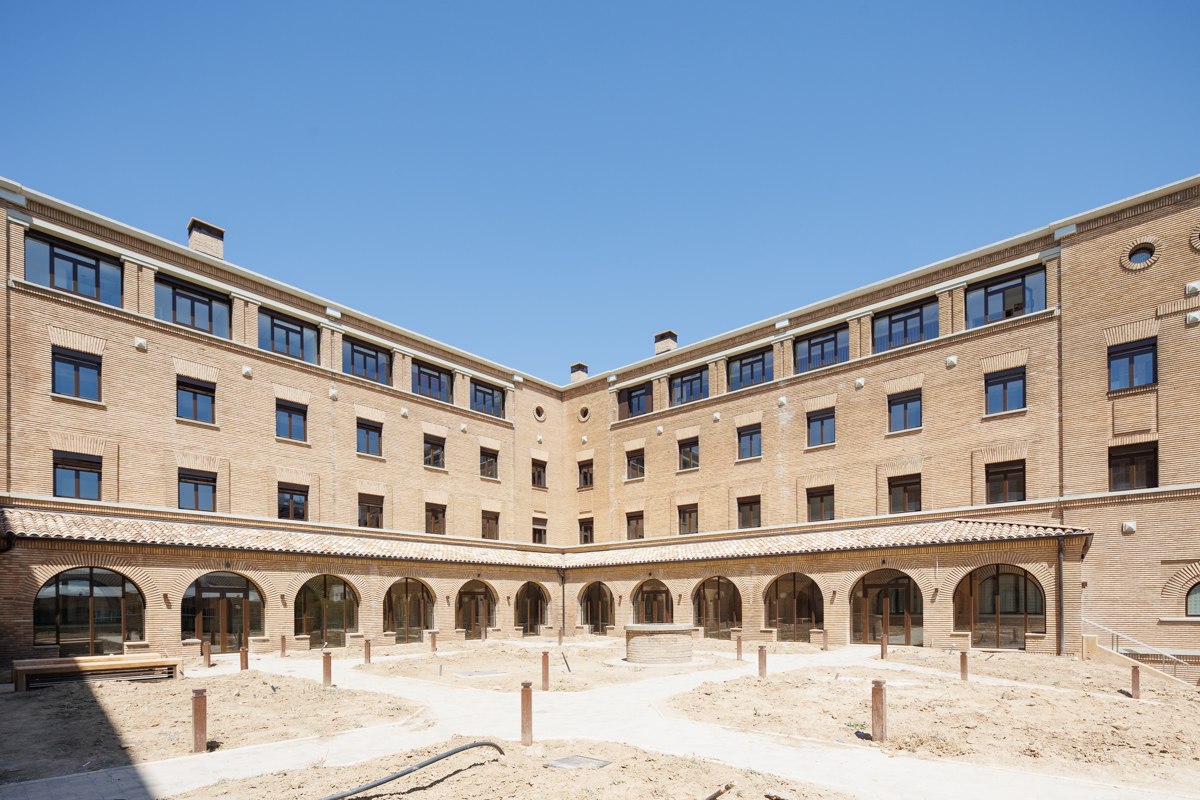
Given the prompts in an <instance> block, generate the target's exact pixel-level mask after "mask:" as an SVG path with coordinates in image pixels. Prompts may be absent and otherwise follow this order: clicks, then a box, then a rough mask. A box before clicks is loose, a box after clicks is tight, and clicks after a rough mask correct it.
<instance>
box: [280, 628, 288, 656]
mask: <svg viewBox="0 0 1200 800" xmlns="http://www.w3.org/2000/svg"><path fill="white" fill-rule="evenodd" d="M279 657H280V658H287V634H286V633H284V634H280V636H279Z"/></svg>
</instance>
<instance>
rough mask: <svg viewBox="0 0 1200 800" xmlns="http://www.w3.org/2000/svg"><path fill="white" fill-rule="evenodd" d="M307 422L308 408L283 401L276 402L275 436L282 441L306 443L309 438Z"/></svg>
mask: <svg viewBox="0 0 1200 800" xmlns="http://www.w3.org/2000/svg"><path fill="white" fill-rule="evenodd" d="M307 422H308V407H307V406H300V405H296V404H295V403H287V402H284V401H283V400H276V401H275V435H276V436H277V437H279V438H280V439H295V440H296V441H298V442H303V441H305V440H306V439H307V438H308V437H307V432H306V431H305V428H306V427H307Z"/></svg>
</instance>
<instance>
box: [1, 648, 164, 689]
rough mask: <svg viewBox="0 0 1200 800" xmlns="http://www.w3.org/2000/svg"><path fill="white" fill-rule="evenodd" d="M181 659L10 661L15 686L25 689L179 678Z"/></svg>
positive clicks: (156, 656) (130, 657)
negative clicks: (73, 683) (53, 685)
mask: <svg viewBox="0 0 1200 800" xmlns="http://www.w3.org/2000/svg"><path fill="white" fill-rule="evenodd" d="M181 666H182V662H181V661H180V660H179V659H178V658H164V657H163V656H162V655H160V654H159V653H138V654H137V655H113V656H76V657H73V658H29V659H24V660H21V661H14V662H12V675H13V684H14V689H15V690H16V691H18V692H24V691H27V690H29V689H36V688H38V687H40V686H50V685H52V684H55V683H65V682H71V681H111V680H118V681H144V680H162V679H164V678H178V677H180V674H181Z"/></svg>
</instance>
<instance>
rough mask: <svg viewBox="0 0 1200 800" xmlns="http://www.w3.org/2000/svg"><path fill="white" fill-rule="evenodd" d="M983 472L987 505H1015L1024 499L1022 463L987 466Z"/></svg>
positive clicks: (1009, 462) (1023, 468)
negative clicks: (985, 474) (985, 475)
mask: <svg viewBox="0 0 1200 800" xmlns="http://www.w3.org/2000/svg"><path fill="white" fill-rule="evenodd" d="M985 471H986V473H987V501H988V502H989V503H1015V502H1016V501H1018V500H1024V499H1025V462H1024V461H1006V462H1004V463H1002V464H988V465H987V467H986V468H985Z"/></svg>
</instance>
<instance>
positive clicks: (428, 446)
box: [425, 436, 446, 469]
mask: <svg viewBox="0 0 1200 800" xmlns="http://www.w3.org/2000/svg"><path fill="white" fill-rule="evenodd" d="M425 466H427V467H434V468H436V469H445V468H446V440H445V439H441V438H439V437H437V436H426V437H425Z"/></svg>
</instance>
